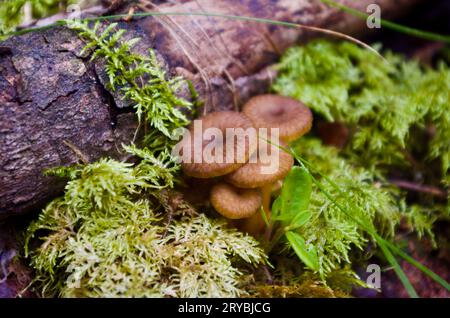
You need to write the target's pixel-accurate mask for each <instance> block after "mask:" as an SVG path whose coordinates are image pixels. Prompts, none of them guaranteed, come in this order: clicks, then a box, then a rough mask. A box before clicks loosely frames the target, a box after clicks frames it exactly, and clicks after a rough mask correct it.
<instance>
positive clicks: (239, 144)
mask: <svg viewBox="0 0 450 318" xmlns="http://www.w3.org/2000/svg"><path fill="white" fill-rule="evenodd" d="M199 120H201V124H202V130H201V131H195V123H193V124H191V126H190V127H189V132H190V136H191V138H183V141H182V143H183V144H184V145H185V146H183V149H189V148H190V149H191V158H195V147H196V145H197V144H199V145H200V147H201V150H200V151H201V154H200V156H201V160H200V162H194V160H191V162H182V163H181V166H182V169H183V171H184V173H185V174H186V175H188V176H191V177H195V178H213V177H218V176H223V175H226V174H228V173H230V172H232V171H234V170H236V169H238V168H239V167H241V166H242V165H244V164H245V162H247V161H248V158H249V157H250V155H251V154H252V153H253V152H254V150H255V148H256V146H255V145H254V143H252V142H251V140H250V137H249V135H245V134H244V135H243V136H242V138H235V137H236V136H235V135H234V136H232V138H233V139H232V140H228V139H229V138H228V137H229V135H228V134H227V128H234V129H236V128H242V131H244V132H245V131H246V130H247V129H249V128H253V125H252V122H251V120H250V119H249V118H247V116H245V115H244V114H242V113H238V112H233V111H221V112H213V113H210V114H208V115H206V116H204V117H202V118H200V119H199ZM210 128H211V129H218V130H219V131H220V132H221V133H222V136H221V137H222V138H215V137H214V138H213V137H212V136H211V138H209V137H208V138H209V140H205V138H204V137H205V135H206V134H205V131H206V130H207V129H210ZM199 134H201V135H199ZM227 138H228V139H227ZM186 143H190V145H188V146H190V147H186V145H187V144H186ZM230 145H231V147H233V151H234V152H233V154H232V158H231V160H230V158H227V146H228V147H230ZM206 148H208V149H213V151H211V155H212V156H217V157H218V158H221V159H222V160H220V161H219V162H217V160H212V157H210V156H209V155H208V154H206V152H205V151H203V150H204V149H206ZM216 150H217V151H216ZM230 156H231V155H230ZM222 157H223V158H222Z"/></svg>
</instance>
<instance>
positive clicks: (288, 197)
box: [273, 137, 403, 277]
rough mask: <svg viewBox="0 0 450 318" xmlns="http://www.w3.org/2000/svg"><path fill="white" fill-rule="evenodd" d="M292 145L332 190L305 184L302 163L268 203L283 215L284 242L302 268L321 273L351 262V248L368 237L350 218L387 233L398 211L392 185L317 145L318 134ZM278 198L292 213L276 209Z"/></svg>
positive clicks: (277, 215)
mask: <svg viewBox="0 0 450 318" xmlns="http://www.w3.org/2000/svg"><path fill="white" fill-rule="evenodd" d="M293 150H294V151H295V153H296V154H297V155H298V156H299V157H301V158H303V159H305V160H307V161H308V162H311V163H313V166H314V170H315V171H316V174H317V175H315V177H316V178H318V179H319V180H321V179H322V175H325V176H327V178H329V179H331V180H333V181H334V182H335V184H337V185H338V186H339V191H338V190H336V189H335V187H334V186H332V185H330V184H328V183H327V182H324V183H323V185H322V186H323V188H319V187H318V186H317V185H316V184H311V180H310V179H309V178H308V177H307V176H308V172H306V171H305V169H304V168H294V169H293V170H292V171H291V173H290V175H289V176H288V177H287V178H286V180H285V183H284V185H283V189H282V192H281V195H280V197H279V198H277V200H276V201H275V203H274V208H273V210H274V219H275V220H284V222H283V223H284V224H285V225H283V226H284V231H287V232H286V233H287V234H288V235H287V239H288V242H289V243H290V245H291V246H292V247H293V250H294V251H295V252H296V254H297V255H298V256H299V258H300V259H301V260H302V261H303V262H304V263H305V264H306V265H307V267H308V268H310V269H312V270H313V271H316V272H318V273H319V274H320V276H322V277H326V276H327V275H328V274H329V273H331V272H333V271H335V270H338V269H340V268H341V267H342V266H343V265H344V264H345V263H350V262H351V255H350V252H351V251H352V249H353V248H355V247H356V248H358V249H360V250H364V248H365V247H366V246H367V244H368V242H369V241H370V240H372V241H374V240H373V238H372V237H370V235H367V233H366V231H365V229H364V228H363V227H361V225H360V223H359V222H357V221H356V220H359V221H360V222H363V223H364V224H370V226H372V227H374V228H377V231H378V232H379V233H381V234H382V235H383V236H384V237H393V235H394V229H395V226H396V225H397V224H398V223H399V221H400V217H401V216H402V214H403V210H402V204H401V203H398V198H397V197H396V196H395V194H396V192H395V190H394V189H392V188H389V187H388V186H387V185H384V184H382V183H381V182H380V181H377V180H376V179H375V177H374V176H373V174H372V173H370V172H369V171H368V170H365V169H363V168H358V167H355V166H354V165H353V164H352V163H349V162H348V161H347V160H346V159H343V158H341V157H339V156H338V151H337V150H336V149H334V148H332V147H327V146H323V145H322V144H321V142H320V141H319V140H318V139H314V138H305V137H304V138H301V139H299V140H298V141H296V142H295V143H294V144H293ZM376 181H377V182H376ZM299 184H301V186H300V185H299ZM327 194H330V195H331V197H332V198H333V200H334V202H333V201H330V199H329V197H327ZM344 194H345V195H344ZM349 197H350V198H351V200H349ZM279 200H281V202H280V203H277V201H279ZM283 201H287V202H288V203H290V204H289V205H290V206H296V207H297V208H296V209H295V210H296V211H297V214H295V213H291V212H290V209H289V208H288V209H286V208H284V209H283V208H280V209H279V212H278V208H277V205H279V206H280V207H281V206H286V204H283V203H282V202H283ZM335 203H338V204H339V205H340V206H342V207H344V208H345V209H346V210H347V211H350V214H351V215H350V216H349V215H347V214H346V213H343V211H342V210H341V209H339V208H338V207H337V206H336V204H335ZM289 205H288V206H289ZM284 216H287V218H286V217H284ZM286 221H287V222H286ZM286 224H288V225H287V226H286Z"/></svg>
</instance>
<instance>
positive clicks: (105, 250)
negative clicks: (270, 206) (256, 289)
mask: <svg viewBox="0 0 450 318" xmlns="http://www.w3.org/2000/svg"><path fill="white" fill-rule="evenodd" d="M66 176H70V178H71V180H70V181H69V182H68V183H67V186H66V192H65V195H64V197H61V198H58V199H56V200H54V201H53V202H51V203H50V204H49V205H48V206H47V207H46V208H45V209H44V210H43V211H42V213H41V214H40V216H39V219H38V220H37V221H35V222H33V223H32V224H31V225H30V226H29V228H28V231H27V240H26V242H27V243H26V247H28V244H29V241H30V239H31V238H32V237H34V236H35V235H38V236H39V240H40V241H41V244H40V246H39V247H38V248H37V249H36V250H34V251H32V252H31V265H32V267H33V268H34V269H35V270H36V281H37V282H38V283H39V286H40V287H41V291H42V294H43V295H44V296H63V297H144V296H147V297H152V296H158V297H162V296H174V297H235V296H240V295H243V294H245V292H244V291H243V290H242V289H240V284H241V281H240V280H241V279H242V277H243V274H244V272H245V271H246V267H243V266H242V264H243V263H250V264H255V265H257V264H259V263H261V262H263V261H265V256H264V254H263V251H262V250H261V249H260V248H259V247H258V243H257V241H256V240H255V239H253V238H252V237H250V236H247V235H244V234H243V233H240V232H237V231H236V230H234V229H229V228H227V227H226V224H225V223H224V222H223V221H218V220H211V219H209V218H208V217H206V216H205V215H201V214H200V215H199V214H197V213H196V212H194V211H193V210H192V209H191V208H190V207H189V206H188V205H187V204H186V203H184V202H183V201H179V202H178V203H177V205H176V206H175V207H173V208H172V211H171V219H172V220H173V221H172V223H170V224H167V222H166V221H164V220H163V218H162V216H163V214H161V213H160V212H158V210H157V207H158V206H159V205H158V204H156V203H155V202H154V198H155V194H154V193H153V192H151V191H149V190H151V189H152V188H153V186H155V184H152V183H151V180H148V179H147V178H146V177H145V176H144V175H141V174H140V171H139V169H138V168H136V167H132V165H130V164H127V163H122V162H117V161H114V160H111V159H108V160H106V159H104V160H100V161H99V162H95V163H93V164H90V165H86V166H85V167H83V168H74V171H71V172H70V173H66ZM157 185H158V184H157ZM168 195H170V194H167V193H163V192H159V193H158V194H157V196H158V199H159V200H161V198H160V196H168ZM138 198H139V199H138ZM166 212H167V211H166Z"/></svg>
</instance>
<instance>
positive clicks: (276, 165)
mask: <svg viewBox="0 0 450 318" xmlns="http://www.w3.org/2000/svg"><path fill="white" fill-rule="evenodd" d="M260 142H261V141H260ZM266 144H267V146H268V147H267V150H268V151H267V153H262V152H261V151H257V152H255V153H254V154H253V155H252V157H251V158H250V161H249V162H248V163H246V164H245V165H243V166H242V167H240V168H239V169H237V170H236V171H234V172H232V173H231V174H228V175H227V176H226V177H225V180H226V181H227V182H229V183H231V184H233V185H234V186H236V187H239V188H261V193H262V206H263V209H264V213H266V216H267V218H268V219H269V218H270V200H271V193H272V188H273V185H274V183H276V182H277V181H278V180H281V179H283V178H284V177H285V176H286V175H287V174H288V173H289V171H290V170H291V168H292V166H293V165H294V158H293V157H292V156H291V154H289V153H288V152H285V151H283V150H282V149H280V148H279V146H283V147H285V146H286V145H285V144H284V143H281V144H280V145H276V144H269V143H266ZM259 150H260V149H259ZM274 158H277V161H278V162H274ZM269 167H270V170H267V168H269ZM248 223H251V224H253V225H252V226H250V227H251V228H252V229H253V230H248V232H251V233H252V234H254V233H255V232H259V231H260V230H262V229H263V228H264V223H263V220H262V218H261V216H259V215H255V216H254V217H252V219H251V220H249V222H248Z"/></svg>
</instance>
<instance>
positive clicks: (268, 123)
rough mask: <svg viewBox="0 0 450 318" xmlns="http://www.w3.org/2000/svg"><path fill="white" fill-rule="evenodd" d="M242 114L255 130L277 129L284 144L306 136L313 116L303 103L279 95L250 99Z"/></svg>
mask: <svg viewBox="0 0 450 318" xmlns="http://www.w3.org/2000/svg"><path fill="white" fill-rule="evenodd" d="M242 112H243V113H244V114H245V115H247V116H248V117H249V118H250V119H251V120H252V122H253V125H254V126H255V128H279V129H280V138H281V139H282V140H284V141H286V142H289V141H292V140H295V139H297V138H299V137H301V136H303V135H304V134H306V133H307V132H308V131H309V130H310V129H311V126H312V122H313V115H312V112H311V110H310V109H309V108H308V107H306V106H305V105H304V104H303V103H301V102H299V101H298V100H295V99H293V98H290V97H285V96H280V95H272V94H266V95H259V96H255V97H253V98H251V99H250V100H249V101H248V102H247V103H246V104H245V105H244V107H243V109H242Z"/></svg>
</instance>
